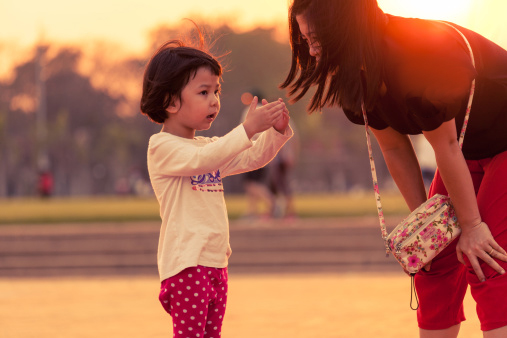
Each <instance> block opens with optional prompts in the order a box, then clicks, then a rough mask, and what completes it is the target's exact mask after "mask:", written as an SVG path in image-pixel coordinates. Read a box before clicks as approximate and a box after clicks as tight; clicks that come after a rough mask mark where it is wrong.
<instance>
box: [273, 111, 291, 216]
mask: <svg viewBox="0 0 507 338" xmlns="http://www.w3.org/2000/svg"><path fill="white" fill-rule="evenodd" d="M289 124H290V126H291V128H292V130H293V131H294V136H293V137H292V138H291V139H290V140H289V141H288V142H287V143H286V144H285V146H284V147H283V148H282V149H280V151H279V152H278V154H277V155H276V157H275V158H274V159H273V161H271V162H270V163H269V164H268V166H267V168H268V186H269V190H270V192H271V194H272V196H273V208H272V216H273V217H275V218H283V219H285V220H292V219H294V218H296V217H297V213H296V209H295V206H294V196H293V191H292V174H293V171H294V167H295V166H296V162H297V159H298V156H299V138H298V136H297V130H296V129H295V126H294V124H293V123H292V121H291V122H289Z"/></svg>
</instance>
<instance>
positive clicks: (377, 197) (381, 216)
mask: <svg viewBox="0 0 507 338" xmlns="http://www.w3.org/2000/svg"><path fill="white" fill-rule="evenodd" d="M440 22H442V23H444V24H446V25H448V26H450V27H452V28H454V29H455V30H456V31H457V32H458V33H459V34H460V35H461V37H462V38H463V40H465V43H466V45H467V47H468V50H469V52H470V57H471V59H472V65H473V67H474V68H475V58H474V53H473V51H472V47H470V43H469V42H468V40H467V38H466V37H465V35H463V33H461V32H460V31H459V29H457V28H456V27H454V26H453V25H451V24H449V23H447V22H443V21H440ZM474 92H475V79H473V81H472V86H471V88H470V96H469V98H468V105H467V109H466V113H465V118H464V120H463V127H462V128H461V133H460V136H459V141H458V144H459V147H460V149H461V148H462V147H463V138H464V137H465V131H466V129H467V125H468V119H469V117H470V110H471V109H472V101H473V97H474ZM361 109H362V111H363V117H364V126H365V128H366V142H367V144H368V154H369V157H370V167H371V176H372V179H373V190H374V192H375V200H376V202H377V213H378V219H379V222H380V231H381V232H382V239H383V240H384V244H385V248H386V256H389V252H390V250H389V245H388V243H387V236H388V235H387V229H386V222H385V219H384V212H383V210H382V203H381V201H380V192H379V188H378V180H377V171H376V170H375V162H374V161H373V152H372V148H371V141H370V130H369V128H368V117H367V116H366V109H365V108H364V103H363V104H362V105H361Z"/></svg>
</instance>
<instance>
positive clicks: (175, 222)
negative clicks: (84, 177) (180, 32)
mask: <svg viewBox="0 0 507 338" xmlns="http://www.w3.org/2000/svg"><path fill="white" fill-rule="evenodd" d="M201 45H202V44H201ZM221 75H222V68H221V65H220V64H219V62H218V61H217V60H216V59H215V58H214V57H213V56H212V55H211V54H210V53H209V52H207V51H206V50H205V49H204V47H203V46H200V47H191V46H187V45H185V44H184V43H183V42H181V41H178V40H173V41H170V42H167V43H165V44H164V45H162V46H161V47H160V49H159V50H158V51H157V52H156V53H155V54H154V55H153V57H152V58H151V60H150V61H149V63H148V65H147V67H146V70H145V74H144V81H143V93H142V98H141V112H142V113H143V114H145V115H147V116H148V117H149V118H150V119H151V120H152V121H153V122H155V123H159V124H161V125H162V131H161V132H160V133H157V134H155V135H153V136H152V137H151V138H150V140H149V145H148V171H149V175H150V180H151V184H152V186H153V190H154V191H155V195H156V197H157V199H158V201H159V203H160V215H161V218H162V227H161V231H160V239H159V247H158V269H159V274H160V280H161V291H160V295H159V299H160V302H161V303H162V306H163V307H164V309H165V310H166V311H167V312H168V313H169V314H170V315H171V316H172V319H173V331H174V337H178V338H180V337H200V338H204V337H207V338H211V337H214V338H219V337H220V335H221V327H222V321H223V318H224V313H225V307H226V302H227V285H228V284H227V280H228V275H227V262H228V258H229V256H230V254H231V248H230V245H229V225H228V217H227V210H226V206H225V201H224V186H223V183H222V179H223V178H224V177H226V176H229V175H234V174H239V173H242V172H245V171H249V170H254V169H257V168H260V167H263V166H265V165H266V164H267V163H268V162H269V161H270V160H271V159H272V158H273V157H274V156H275V155H276V153H277V152H278V150H279V149H280V148H281V147H282V146H283V145H284V143H285V142H287V140H288V139H289V138H290V137H291V136H292V130H291V129H290V127H289V126H288V124H289V116H288V111H287V109H286V107H285V104H284V103H283V101H282V100H281V99H280V100H277V101H274V102H271V103H268V102H263V103H264V105H263V106H261V107H258V108H257V107H256V106H257V101H258V99H257V98H254V99H253V101H252V103H251V105H250V109H249V111H248V114H247V116H246V119H245V121H244V122H243V123H242V124H240V125H239V126H237V127H236V128H234V129H233V130H232V131H231V132H229V133H228V134H227V135H225V136H223V137H212V138H207V137H199V136H197V137H196V136H195V132H196V131H198V130H207V129H209V128H210V127H211V124H212V123H213V121H214V120H215V119H216V118H217V115H218V113H219V111H220V80H221ZM260 132H262V134H261V135H260V136H259V138H258V139H257V140H256V141H255V142H252V141H251V138H252V137H253V136H254V135H255V134H256V133H260Z"/></svg>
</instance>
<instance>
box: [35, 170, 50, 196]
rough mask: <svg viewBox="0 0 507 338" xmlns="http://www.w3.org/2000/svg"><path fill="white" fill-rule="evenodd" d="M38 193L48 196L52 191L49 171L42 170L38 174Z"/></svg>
mask: <svg viewBox="0 0 507 338" xmlns="http://www.w3.org/2000/svg"><path fill="white" fill-rule="evenodd" d="M38 188H39V194H40V195H41V196H42V197H48V196H50V195H51V193H52V192H53V175H51V173H50V172H49V171H45V172H42V173H41V174H40V175H39V187H38Z"/></svg>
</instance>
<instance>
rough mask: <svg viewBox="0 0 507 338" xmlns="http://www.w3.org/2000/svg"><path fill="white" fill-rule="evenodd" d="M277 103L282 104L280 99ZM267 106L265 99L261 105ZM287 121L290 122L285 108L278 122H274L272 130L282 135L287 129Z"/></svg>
mask: <svg viewBox="0 0 507 338" xmlns="http://www.w3.org/2000/svg"><path fill="white" fill-rule="evenodd" d="M278 101H279V102H282V103H283V100H282V99H278ZM267 104H268V101H267V100H266V99H262V105H263V106H265V105H267ZM289 120H290V116H289V110H288V109H287V107H285V109H284V110H283V113H282V115H280V117H279V118H278V120H277V121H275V123H274V124H273V128H275V129H276V131H277V132H279V133H280V134H283V133H285V129H287V126H288V125H289Z"/></svg>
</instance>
